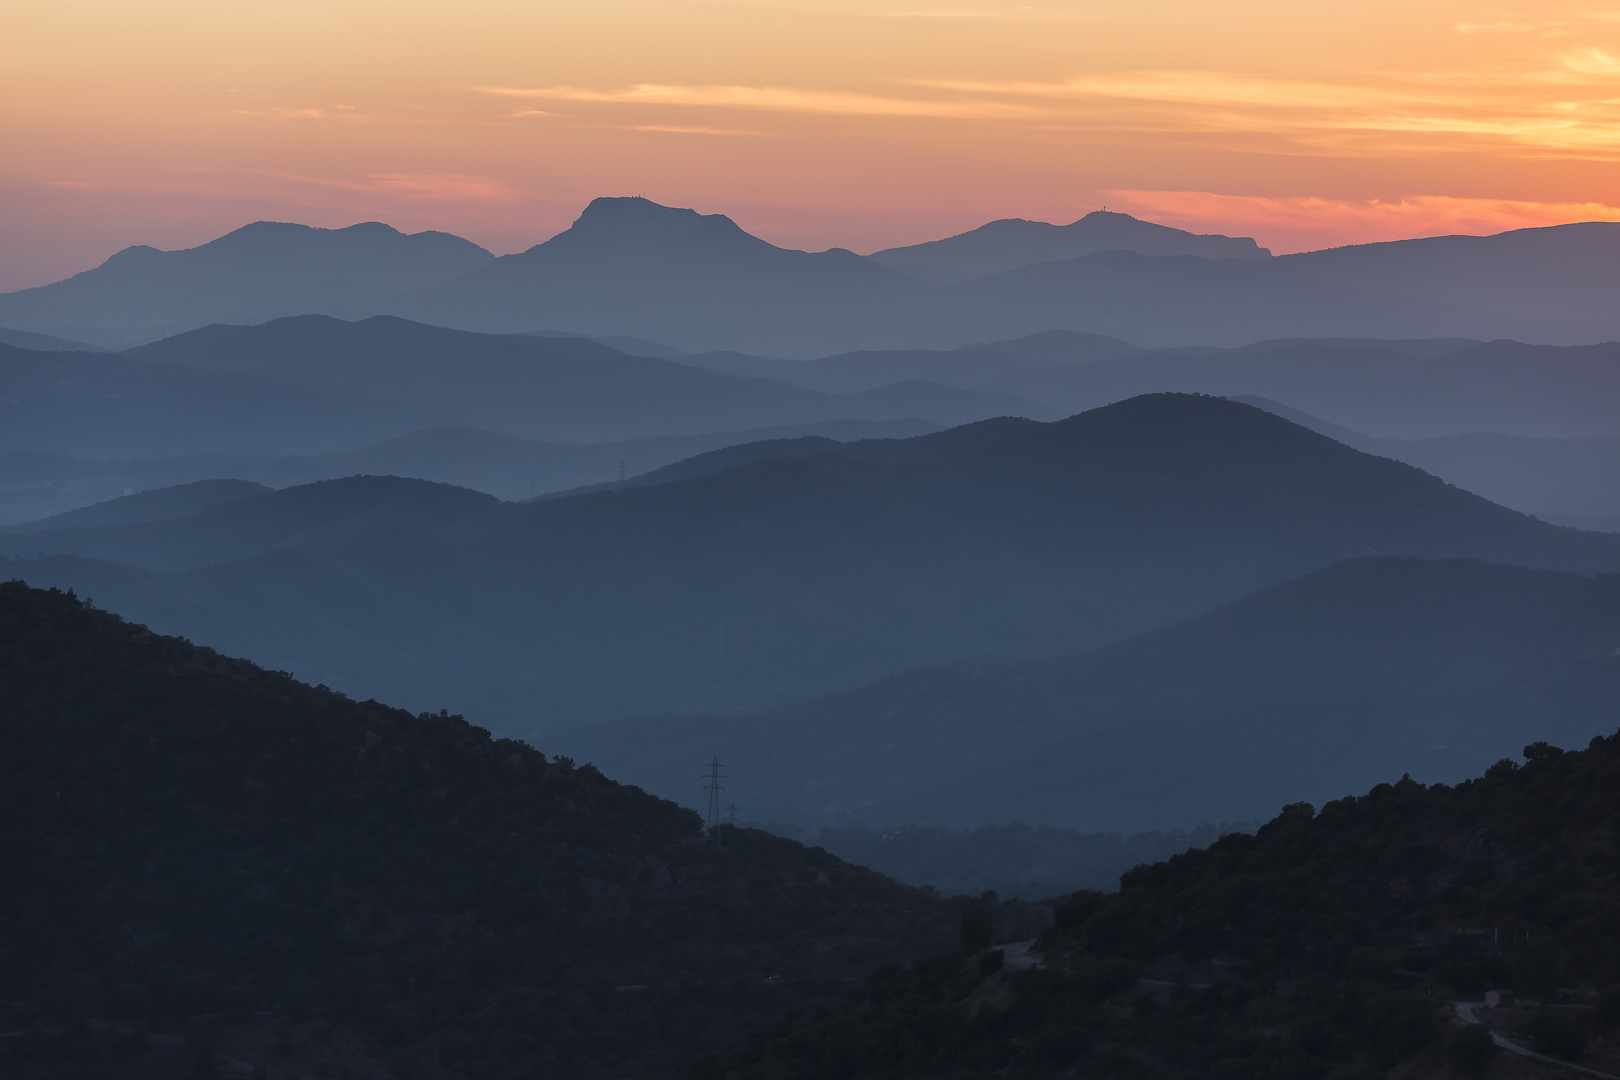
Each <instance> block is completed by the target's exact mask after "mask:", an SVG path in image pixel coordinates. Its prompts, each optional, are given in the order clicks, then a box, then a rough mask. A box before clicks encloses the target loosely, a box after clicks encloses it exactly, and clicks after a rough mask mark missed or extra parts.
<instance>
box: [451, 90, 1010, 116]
mask: <svg viewBox="0 0 1620 1080" xmlns="http://www.w3.org/2000/svg"><path fill="white" fill-rule="evenodd" d="M474 89H476V90H477V91H478V92H479V93H484V94H494V95H499V96H504V97H521V98H533V99H536V100H541V101H576V102H584V103H592V104H613V105H686V106H707V107H718V108H734V109H759V110H767V111H776V112H802V113H827V114H832V115H840V116H937V117H950V118H954V119H978V118H997V117H1015V116H1027V115H1034V114H1036V113H1037V112H1038V111H1039V110H1037V109H1033V108H1031V107H1029V106H1026V105H1020V104H1016V103H1012V102H997V101H975V100H966V101H955V100H946V101H940V100H927V99H923V98H900V97H883V96H880V95H876V94H861V93H853V92H849V91H842V90H798V89H792V88H787V87H778V86H669V85H662V84H657V83H639V84H637V85H635V86H629V87H624V88H622V89H618V90H592V89H587V88H583V87H577V86H545V87H534V88H523V87H508V86H480V87H475V88H474Z"/></svg>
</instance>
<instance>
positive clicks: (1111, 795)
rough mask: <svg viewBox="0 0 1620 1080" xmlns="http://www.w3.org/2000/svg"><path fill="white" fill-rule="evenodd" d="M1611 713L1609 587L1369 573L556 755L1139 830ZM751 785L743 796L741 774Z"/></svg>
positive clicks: (663, 784) (881, 821)
mask: <svg viewBox="0 0 1620 1080" xmlns="http://www.w3.org/2000/svg"><path fill="white" fill-rule="evenodd" d="M1617 707H1620V577H1616V576H1614V575H1608V576H1603V577H1599V578H1589V577H1582V576H1577V575H1561V574H1554V573H1549V572H1547V571H1535V570H1526V569H1522V568H1515V567H1502V566H1491V565H1487V564H1481V563H1472V562H1457V561H1450V562H1428V561H1421V560H1413V559H1391V558H1382V559H1358V560H1351V561H1347V562H1341V563H1337V564H1335V565H1333V566H1331V567H1328V568H1326V569H1323V570H1318V571H1316V572H1314V573H1312V574H1308V575H1306V576H1304V577H1302V578H1300V579H1298V580H1295V581H1291V582H1288V583H1285V584H1283V585H1278V586H1273V587H1272V588H1270V589H1267V590H1263V591H1261V592H1259V593H1256V594H1254V595H1252V596H1249V597H1247V598H1245V599H1243V600H1240V601H1238V602H1237V603H1236V604H1232V605H1229V606H1227V607H1223V608H1219V609H1217V610H1215V611H1212V612H1209V613H1207V614H1204V615H1200V616H1198V617H1197V618H1195V619H1192V620H1190V621H1188V622H1184V623H1179V624H1177V625H1175V626H1171V627H1167V628H1164V629H1161V630H1157V631H1154V632H1152V633H1149V634H1147V635H1145V636H1142V637H1139V638H1135V639H1132V640H1129V641H1125V642H1121V643H1118V644H1114V645H1109V646H1105V647H1103V648H1101V649H1098V650H1096V651H1094V652H1089V653H1082V654H1080V655H1078V656H1074V657H1069V658H1061V659H1052V660H1011V659H987V660H976V661H971V662H964V663H962V664H959V665H956V666H954V667H951V668H944V669H925V670H919V671H913V672H907V673H903V674H900V675H896V676H893V677H891V678H889V679H886V680H882V681H879V682H877V683H874V684H871V685H869V686H867V687H864V688H861V689H858V690H853V691H848V692H846V693H843V694H839V695H835V696H832V697H828V698H824V699H821V700H819V701H814V702H809V703H806V704H803V705H797V706H792V707H789V708H786V709H782V710H778V711H776V712H774V713H770V714H763V715H762V714H744V715H736V716H712V717H693V718H684V719H677V718H672V717H653V718H643V719H637V720H633V721H628V720H627V721H616V722H613V723H611V724H608V725H604V726H598V727H596V728H593V729H586V730H581V731H579V732H574V733H570V734H568V735H566V736H564V737H562V738H561V740H560V741H561V743H562V744H563V745H564V746H565V747H566V748H567V750H568V752H569V753H572V754H577V755H578V756H580V757H581V759H583V760H594V761H596V762H597V763H598V764H600V765H602V767H604V768H606V769H609V770H610V771H612V772H613V773H614V774H615V775H622V776H625V777H627V778H629V779H631V780H633V781H635V782H636V783H639V784H641V785H642V786H644V787H646V788H648V789H649V790H652V791H660V792H664V793H666V794H669V795H671V796H672V797H675V798H677V799H678V800H683V799H684V800H685V801H688V802H690V801H691V800H690V797H689V796H686V795H685V793H684V790H683V789H682V788H681V787H680V782H679V779H678V774H677V773H675V772H674V771H672V770H670V769H669V768H668V767H667V766H666V765H665V763H666V762H668V761H671V760H680V754H681V753H682V752H683V751H684V752H685V753H687V754H688V755H689V754H690V753H691V752H692V751H691V750H690V749H688V748H689V747H697V746H707V747H713V748H714V750H715V751H716V752H718V753H720V754H721V755H722V757H723V758H724V760H726V761H727V762H728V763H729V764H730V765H731V767H732V775H733V789H734V790H737V791H738V792H739V794H738V797H739V799H740V800H746V801H747V803H748V805H750V806H751V807H752V808H753V810H752V812H753V813H755V814H757V815H759V816H760V817H762V818H764V819H767V820H772V821H782V822H796V823H799V824H804V825H811V826H817V825H838V824H842V823H850V824H858V825H865V826H871V827H883V826H891V825H898V824H906V823H909V822H918V823H928V824H939V825H948V826H965V825H972V824H975V823H981V822H985V821H1024V822H1029V823H1033V824H1045V825H1055V826H1072V827H1078V828H1084V829H1093V830H1095V829H1113V830H1121V831H1141V830H1144V829H1163V828H1174V827H1178V826H1189V825H1192V824H1196V823H1198V822H1201V821H1223V820H1227V821H1230V820H1245V819H1250V818H1253V817H1255V816H1256V815H1262V816H1263V815H1264V814H1265V813H1266V808H1267V807H1269V806H1276V805H1281V804H1282V803H1285V802H1295V801H1299V800H1301V799H1305V800H1315V801H1320V800H1323V799H1330V798H1337V797H1339V796H1340V795H1343V794H1344V793H1345V792H1347V791H1357V790H1361V789H1363V788H1365V787H1366V786H1368V785H1370V784H1373V783H1376V782H1378V781H1379V780H1380V779H1383V778H1387V777H1389V776H1398V775H1400V773H1402V772H1410V773H1412V774H1413V775H1415V776H1418V777H1420V778H1422V779H1425V780H1440V781H1455V780H1457V779H1460V778H1462V777H1465V776H1468V775H1470V774H1471V773H1473V772H1476V771H1478V770H1480V769H1482V768H1484V767H1485V766H1486V765H1488V764H1489V763H1490V762H1491V761H1494V760H1496V759H1497V758H1498V757H1500V756H1502V755H1503V754H1505V753H1508V752H1510V751H1511V750H1512V748H1513V747H1514V746H1515V745H1522V744H1523V740H1524V739H1526V738H1529V737H1531V736H1535V737H1537V738H1540V739H1543V740H1548V741H1551V742H1554V743H1556V744H1559V745H1565V746H1578V745H1581V744H1583V743H1584V742H1585V741H1586V740H1587V739H1588V738H1589V737H1590V736H1591V733H1592V731H1594V730H1601V729H1602V728H1604V727H1605V726H1606V725H1608V724H1609V723H1611V722H1612V721H1611V719H1610V718H1611V717H1612V716H1613V714H1614V711H1615V709H1616V708H1617ZM744 776H748V777H749V778H750V779H749V780H748V781H747V790H746V792H744V791H741V790H740V789H741V786H742V784H743V780H742V778H743V777H744Z"/></svg>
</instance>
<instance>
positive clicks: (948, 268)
mask: <svg viewBox="0 0 1620 1080" xmlns="http://www.w3.org/2000/svg"><path fill="white" fill-rule="evenodd" d="M1116 250H1118V251H1134V252H1137V253H1138V254H1142V255H1196V256H1198V257H1199V258H1203V259H1264V258H1266V257H1268V256H1270V254H1271V252H1270V251H1269V250H1268V249H1266V248H1263V247H1261V246H1260V245H1258V244H1256V243H1255V242H1254V240H1253V238H1252V237H1247V236H1219V235H1200V234H1196V233H1190V232H1187V231H1185V230H1183V229H1174V228H1171V227H1169V226H1167V225H1156V224H1154V223H1153V222H1151V221H1141V220H1139V219H1137V218H1134V217H1132V216H1131V215H1129V214H1120V213H1110V212H1109V211H1107V210H1093V211H1092V212H1091V213H1089V214H1087V215H1086V216H1084V217H1082V218H1081V219H1080V220H1078V221H1075V222H1071V223H1070V224H1068V225H1053V224H1051V223H1049V222H1045V221H1028V220H1025V219H1024V218H1002V219H1001V220H1000V221H992V222H990V223H989V224H987V225H981V226H979V227H978V228H977V229H973V230H971V231H969V232H965V233H960V234H958V235H956V236H952V237H947V238H946V239H944V240H930V241H928V242H927V243H923V244H912V245H910V246H909V247H898V248H887V249H885V250H883V251H877V252H873V253H872V255H871V256H870V257H871V259H872V261H873V262H876V263H881V264H882V265H884V266H887V267H889V268H890V269H892V270H897V271H899V272H900V273H902V274H906V275H907V276H909V277H914V278H917V279H918V280H919V281H928V282H933V283H936V284H943V283H945V282H954V281H970V280H972V279H974V278H981V277H988V276H989V275H991V274H999V273H1002V272H1004V271H1007V270H1016V269H1018V268H1019V267H1021V266H1030V265H1032V264H1035V263H1047V262H1063V261H1067V260H1069V259H1078V258H1080V257H1082V256H1085V255H1090V254H1093V253H1094V252H1098V251H1116Z"/></svg>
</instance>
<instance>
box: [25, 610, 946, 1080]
mask: <svg viewBox="0 0 1620 1080" xmlns="http://www.w3.org/2000/svg"><path fill="white" fill-rule="evenodd" d="M0 658H3V659H0V774H3V776H4V783H3V784H0V806H3V813H0V853H3V854H0V957H4V963H3V964H0V999H3V1004H0V1010H4V1015H5V1023H4V1029H5V1030H6V1031H13V1030H17V1029H19V1028H24V1029H26V1028H29V1027H30V1026H34V1025H37V1026H38V1027H39V1028H43V1029H46V1030H47V1032H48V1031H49V1030H50V1029H54V1028H61V1027H67V1028H70V1029H71V1028H73V1027H75V1025H81V1024H83V1022H84V1021H85V1020H87V1019H89V1020H109V1021H114V1022H122V1023H124V1024H126V1025H127V1024H130V1023H141V1024H145V1025H146V1026H147V1027H148V1028H149V1029H150V1030H152V1031H154V1032H156V1033H157V1035H158V1036H160V1038H159V1039H158V1040H157V1041H156V1044H155V1049H151V1048H149V1047H148V1044H147V1043H146V1042H145V1041H144V1038H139V1037H138V1038H136V1039H134V1040H130V1039H128V1038H127V1037H122V1036H120V1035H118V1033H117V1032H110V1033H105V1034H104V1035H102V1036H97V1037H92V1038H91V1039H89V1040H88V1041H86V1040H85V1039H82V1038H67V1037H63V1038H59V1039H53V1038H51V1037H48V1036H47V1037H44V1038H40V1037H35V1038H30V1039H15V1040H4V1041H0V1071H5V1072H7V1073H8V1075H18V1074H22V1075H33V1076H63V1077H67V1076H72V1077H85V1076H108V1077H112V1076H118V1077H130V1076H145V1075H152V1076H156V1075H195V1074H196V1072H194V1070H193V1068H192V1065H191V1062H192V1061H196V1063H197V1065H196V1071H205V1068H206V1066H208V1065H210V1064H211V1060H210V1058H211V1054H212V1052H213V1051H215V1050H217V1051H219V1052H221V1053H223V1054H224V1055H225V1056H226V1057H228V1058H230V1059H232V1060H235V1061H242V1062H246V1063H247V1064H248V1065H249V1066H259V1067H261V1068H262V1067H264V1066H266V1065H272V1066H276V1067H279V1068H282V1069H285V1070H288V1071H290V1072H292V1073H293V1074H295V1075H328V1074H329V1071H330V1070H332V1069H334V1068H339V1067H340V1065H339V1062H344V1064H342V1065H341V1068H343V1069H345V1070H351V1069H352V1070H357V1072H358V1074H363V1075H369V1076H378V1075H397V1076H401V1077H404V1076H410V1077H417V1076H423V1075H432V1076H436V1077H461V1076H469V1077H474V1076H476V1077H483V1076H488V1075H494V1074H506V1073H511V1074H514V1075H516V1074H518V1073H519V1072H522V1073H523V1074H527V1075H534V1074H545V1075H556V1076H587V1075H590V1076H594V1075H598V1074H599V1073H601V1072H602V1071H604V1070H618V1069H621V1068H624V1067H626V1066H627V1065H628V1064H629V1063H631V1062H634V1061H637V1060H638V1059H645V1058H647V1057H648V1056H649V1055H654V1054H665V1055H673V1054H680V1053H684V1052H687V1051H690V1050H693V1049H697V1048H700V1047H701V1046H703V1045H704V1044H705V1043H709V1042H713V1041H714V1040H717V1039H719V1038H721V1037H724V1036H727V1035H730V1034H731V1033H734V1032H736V1031H738V1030H741V1029H745V1028H746V1027H747V1026H752V1025H755V1024H759V1023H762V1022H763V1021H764V1020H766V1019H768V1018H769V1017H770V1016H771V1015H773V1014H774V1013H775V1012H777V1011H779V1010H780V1009H782V1008H784V1007H786V1006H788V1005H791V1004H794V1003H797V1002H803V1001H805V1000H808V999H812V998H814V997H815V996H816V995H818V994H821V993H825V992H828V991H836V990H837V989H839V988H841V987H842V986H843V985H844V980H846V979H849V978H851V977H854V976H856V975H859V974H864V972H865V971H866V970H869V969H870V967H871V966H872V965H873V964H874V963H877V962H880V961H881V960H883V959H886V958H900V957H904V956H906V955H908V954H910V955H916V954H918V953H920V952H926V951H933V950H937V949H938V948H941V947H943V946H944V945H945V944H946V943H947V942H948V941H949V940H950V933H951V932H953V927H952V926H951V925H950V920H949V919H948V918H947V917H946V914H945V910H944V908H943V907H942V906H941V905H940V904H938V903H937V902H935V901H933V900H930V899H929V898H928V897H927V896H925V895H923V894H922V893H919V892H917V891H915V890H911V889H907V888H905V887H902V886H899V885H896V884H894V883H893V882H891V881H889V880H888V879H886V878H882V877H880V876H878V875H876V874H873V873H871V872H870V871H865V870H861V869H859V868H856V867H851V866H847V865H845V864H843V863H840V862H839V861H838V860H837V859H834V858H832V857H830V856H828V855H826V854H825V853H824V852H821V851H819V850H806V849H804V848H802V847H800V846H799V845H797V844H794V843H791V842H789V841H784V840H780V839H778V838H775V837H771V836H767V835H765V834H762V833H758V832H753V831H749V830H733V829H729V828H728V829H726V830H725V844H724V846H723V847H717V846H716V845H715V844H714V843H713V842H712V841H706V840H705V839H704V838H703V837H702V836H701V833H700V827H699V821H698V819H697V817H696V816H695V815H694V814H692V813H691V812H690V811H686V810H682V809H680V808H678V807H676V806H675V805H674V804H672V803H668V802H664V801H662V800H660V799H656V798H653V797H651V796H648V795H646V794H644V793H643V792H641V791H640V790H638V789H636V788H629V787H624V786H622V785H619V784H616V783H613V782H612V781H610V780H608V779H606V778H604V777H603V776H602V775H601V774H600V773H599V772H597V771H596V770H594V769H591V768H588V767H586V768H576V767H574V766H573V765H572V764H571V763H570V762H568V761H566V760H561V759H557V760H548V759H547V758H546V757H545V755H543V754H540V753H538V752H536V751H535V750H533V749H531V748H530V747H528V746H527V745H524V744H522V743H517V742H512V741H509V740H491V738H490V737H489V734H488V732H486V731H484V730H483V729H482V728H478V727H473V726H470V725H468V724H467V723H466V722H465V721H463V720H462V719H461V718H460V717H452V716H446V715H443V714H440V715H437V716H433V715H427V714H422V715H412V714H410V713H407V712H402V711H400V710H398V709H392V708H389V707H387V706H384V705H380V704H378V703H376V702H374V701H368V702H364V703H359V702H354V701H351V700H349V699H347V698H344V697H342V696H340V695H337V694H334V693H331V692H328V691H326V690H324V689H311V688H310V687H308V686H305V685H303V684H300V683H297V682H294V681H293V680H291V679H290V678H287V677H286V676H285V675H282V674H278V673H272V672H266V671H263V670H260V669H258V668H256V667H254V666H253V665H251V664H248V663H246V662H244V661H240V660H232V659H229V658H226V657H223V656H220V655H219V654H217V653H215V652H213V651H212V650H209V649H203V648H199V647H196V646H193V645H191V644H189V643H187V642H185V641H183V640H180V639H177V638H164V637H158V636H156V635H154V634H152V633H150V632H148V631H147V630H146V629H145V628H143V627H141V626H137V625H133V624H129V623H125V622H122V621H121V620H119V619H118V618H117V617H115V616H113V615H110V614H107V613H104V612H102V611H99V610H95V609H92V608H91V607H89V606H88V605H87V604H85V603H82V602H80V601H78V600H75V599H73V598H72V597H70V596H66V595H63V594H60V593H56V592H44V591H40V590H33V589H29V588H27V587H26V586H25V585H23V584H22V583H20V582H11V583H7V584H3V585H0ZM697 764H698V763H697V762H694V771H695V770H696V766H697ZM616 988H618V989H616ZM180 1039H184V1040H185V1045H184V1046H180V1045H177V1044H178V1042H179V1040H180ZM198 1059H200V1060H198ZM30 1062H32V1064H30ZM30 1068H33V1069H34V1070H35V1071H32V1072H29V1071H27V1070H29V1069H30Z"/></svg>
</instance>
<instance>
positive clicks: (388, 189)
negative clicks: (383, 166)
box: [264, 172, 526, 203]
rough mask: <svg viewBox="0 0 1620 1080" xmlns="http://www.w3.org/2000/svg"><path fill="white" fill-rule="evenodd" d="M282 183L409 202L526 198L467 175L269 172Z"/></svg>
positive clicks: (486, 179) (483, 178) (497, 182)
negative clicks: (343, 175) (357, 175)
mask: <svg viewBox="0 0 1620 1080" xmlns="http://www.w3.org/2000/svg"><path fill="white" fill-rule="evenodd" d="M264 175H268V176H274V177H276V178H277V179H281V180H294V181H297V182H299V183H303V184H314V185H316V186H319V187H328V188H341V189H343V190H344V191H361V192H368V193H371V194H378V195H396V196H400V197H402V198H406V199H423V200H443V201H448V202H508V203H510V202H518V201H521V200H522V199H524V198H525V197H526V196H525V195H524V193H523V192H521V191H519V190H518V189H517V188H514V187H512V186H511V185H510V184H507V183H506V182H505V181H503V180H497V179H495V178H494V177H489V176H469V175H466V174H464V173H439V172H434V173H373V174H371V175H370V176H366V177H362V178H360V179H345V178H341V177H328V176H307V175H301V174H297V173H266V174H264Z"/></svg>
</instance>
